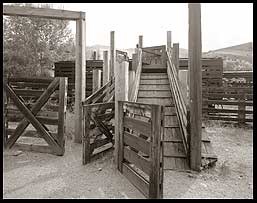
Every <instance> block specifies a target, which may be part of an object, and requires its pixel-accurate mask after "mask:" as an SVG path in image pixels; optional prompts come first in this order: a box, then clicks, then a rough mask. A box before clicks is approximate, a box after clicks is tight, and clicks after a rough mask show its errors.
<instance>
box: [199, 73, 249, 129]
mask: <svg viewBox="0 0 257 203" xmlns="http://www.w3.org/2000/svg"><path fill="white" fill-rule="evenodd" d="M222 79H223V83H222V86H219V87H216V86H210V87H206V88H205V89H204V91H203V99H204V103H203V113H204V114H203V115H204V117H205V118H206V119H208V120H221V121H228V122H237V123H239V124H244V123H246V122H253V72H243V71H242V72H238V71H237V72H234V71H233V72H224V73H223V78H222Z"/></svg>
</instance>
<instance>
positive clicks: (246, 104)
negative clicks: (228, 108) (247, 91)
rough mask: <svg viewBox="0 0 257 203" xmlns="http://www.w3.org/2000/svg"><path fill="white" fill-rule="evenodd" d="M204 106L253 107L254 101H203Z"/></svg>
mask: <svg viewBox="0 0 257 203" xmlns="http://www.w3.org/2000/svg"><path fill="white" fill-rule="evenodd" d="M203 103H204V104H223V105H239V104H245V106H253V101H244V102H241V101H225V100H205V99H203Z"/></svg>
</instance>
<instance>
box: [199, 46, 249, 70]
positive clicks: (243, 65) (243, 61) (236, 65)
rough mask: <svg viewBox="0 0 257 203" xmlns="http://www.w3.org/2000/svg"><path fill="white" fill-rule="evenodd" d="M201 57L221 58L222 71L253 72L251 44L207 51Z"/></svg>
mask: <svg viewBox="0 0 257 203" xmlns="http://www.w3.org/2000/svg"><path fill="white" fill-rule="evenodd" d="M203 57H222V58H223V60H224V64H223V68H224V70H253V43H252V42H248V43H244V44H240V45H236V46H231V47H226V48H222V49H217V50H212V51H208V52H206V53H203Z"/></svg>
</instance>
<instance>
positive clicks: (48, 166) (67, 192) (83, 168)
mask: <svg viewBox="0 0 257 203" xmlns="http://www.w3.org/2000/svg"><path fill="white" fill-rule="evenodd" d="M69 120H72V114H67V121H69ZM70 123H71V122H67V137H68V139H67V141H66V152H65V155H64V156H62V157H60V156H54V155H51V154H43V153H33V152H25V151H24V152H22V153H21V154H19V155H16V156H15V155H14V153H13V152H15V151H13V150H11V151H5V152H4V174H3V177H4V182H3V184H4V191H3V197H4V198H122V199H123V198H124V199H125V198H144V196H143V195H142V194H141V193H140V192H139V191H138V190H137V189H136V188H135V187H134V186H133V185H132V184H131V183H130V182H129V181H128V180H127V179H126V178H125V177H123V175H121V174H120V173H119V172H118V171H116V170H115V168H114V164H113V151H110V152H108V153H107V154H105V155H104V156H102V157H100V158H99V159H97V160H95V161H93V162H92V163H90V164H87V165H82V158H81V156H82V146H81V144H75V143H73V142H72V141H71V139H70V138H71V136H72V134H73V128H72V127H71V126H70V125H71V124H70ZM206 131H207V132H208V135H209V138H210V140H211V143H212V145H213V148H214V151H215V153H216V155H217V156H218V162H217V163H216V166H215V167H213V168H211V169H207V170H204V171H202V172H200V173H195V172H191V173H187V172H177V171H165V172H164V198H253V139H252V137H253V130H252V128H251V127H250V128H249V127H248V128H237V127H233V126H230V125H228V126H224V125H220V124H219V123H216V124H208V125H207V126H206ZM16 152H17V151H16Z"/></svg>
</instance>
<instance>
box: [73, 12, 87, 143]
mask: <svg viewBox="0 0 257 203" xmlns="http://www.w3.org/2000/svg"><path fill="white" fill-rule="evenodd" d="M85 63H86V22H85V13H81V18H80V19H79V20H77V22H76V64H75V120H74V122H75V137H74V142H75V143H81V141H82V134H83V126H82V105H81V104H82V101H83V100H85V93H86V91H85V89H86V64H85Z"/></svg>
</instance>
